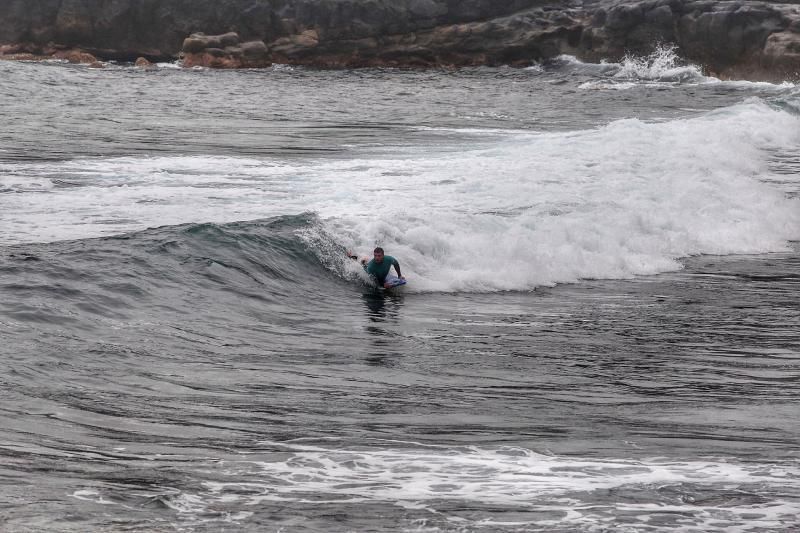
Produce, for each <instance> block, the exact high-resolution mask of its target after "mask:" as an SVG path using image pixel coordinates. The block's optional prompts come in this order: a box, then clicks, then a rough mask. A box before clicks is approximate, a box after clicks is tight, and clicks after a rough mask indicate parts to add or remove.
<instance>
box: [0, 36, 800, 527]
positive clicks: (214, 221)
mask: <svg viewBox="0 0 800 533" xmlns="http://www.w3.org/2000/svg"><path fill="white" fill-rule="evenodd" d="M172 67H173V66H172V65H161V66H160V67H159V68H156V69H153V70H146V71H145V70H140V69H135V68H132V67H130V66H127V65H114V64H111V65H108V66H107V68H105V69H88V68H86V67H84V66H76V65H68V64H62V63H55V62H54V63H12V62H0V120H2V124H3V126H2V127H0V222H2V230H3V231H2V232H0V334H1V337H2V342H0V362H2V365H0V400H2V402H1V403H0V530H2V531H13V532H39V531H48V532H49V531H58V532H107V531H136V532H139V531H141V532H170V531H180V532H218V531H231V532H233V531H237V532H238V531H259V532H261V531H270V532H273V531H274V532H285V533H290V532H303V533H306V532H388V531H419V532H597V533H599V532H609V531H615V532H673V531H679V532H687V533H688V532H698V533H699V532H726V533H727V532H784V531H796V530H800V518H798V516H800V416H798V413H800V298H799V297H798V295H799V294H800V293H799V291H798V289H800V87H798V86H796V85H795V84H794V83H792V82H791V81H787V82H785V83H783V84H766V83H751V82H745V81H722V80H718V79H715V78H711V77H708V76H705V75H704V74H703V73H702V72H701V70H700V69H699V68H697V67H695V66H693V65H687V64H685V63H683V62H681V61H680V59H679V58H677V57H676V56H675V52H674V51H672V50H668V49H665V50H661V51H659V52H658V53H656V54H654V55H653V56H651V57H645V58H641V57H630V58H626V59H625V60H623V61H622V62H621V63H600V64H587V63H582V62H580V61H577V60H576V59H574V58H571V57H566V56H565V57H560V58H558V59H557V60H554V61H551V62H548V63H545V64H541V65H537V66H535V67H531V68H528V69H510V68H496V69H489V68H479V69H465V70H458V71H444V70H427V71H417V70H356V71H321V70H314V69H304V68H292V67H288V66H281V65H278V66H275V67H273V68H271V69H267V70H252V71H229V72H223V71H210V70H181V69H177V68H172ZM376 245H381V246H383V247H384V248H385V249H386V251H387V253H390V254H392V255H393V256H395V257H397V258H398V259H399V261H400V263H401V265H402V270H403V274H404V275H405V276H406V277H407V278H408V280H409V284H408V285H407V286H406V287H405V288H404V289H403V290H402V291H401V292H399V293H392V294H387V293H383V292H381V291H379V290H378V289H376V288H375V287H373V286H372V285H371V284H370V281H369V280H368V279H367V278H366V277H365V275H364V274H363V272H361V269H360V267H359V266H358V264H357V263H355V262H353V261H350V260H348V259H346V258H345V254H344V252H345V250H348V249H349V250H353V251H355V252H357V253H359V254H360V255H364V256H367V255H369V254H370V252H371V250H372V248H373V247H374V246H376Z"/></svg>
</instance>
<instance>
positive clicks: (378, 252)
mask: <svg viewBox="0 0 800 533" xmlns="http://www.w3.org/2000/svg"><path fill="white" fill-rule="evenodd" d="M372 254H373V257H372V261H370V262H369V263H368V262H367V260H366V259H362V260H361V264H362V265H363V266H364V270H366V271H367V274H369V275H370V276H372V277H373V278H375V281H377V282H378V285H382V286H383V288H384V289H390V288H392V287H395V286H397V285H401V283H397V281H396V280H397V279H400V280H403V282H405V280H406V278H404V277H403V275H402V274H401V273H400V263H399V262H398V261H397V259H395V258H394V257H392V256H391V255H386V254H384V252H383V248H381V247H380V246H378V247H377V248H375V250H374V251H373V252H372ZM347 256H348V257H349V258H350V259H353V260H356V261H357V260H358V256H356V255H352V254H351V253H350V252H349V251H348V252H347ZM392 267H394V269H395V270H396V271H397V278H394V276H392V275H391V274H389V271H390V270H391V268H392Z"/></svg>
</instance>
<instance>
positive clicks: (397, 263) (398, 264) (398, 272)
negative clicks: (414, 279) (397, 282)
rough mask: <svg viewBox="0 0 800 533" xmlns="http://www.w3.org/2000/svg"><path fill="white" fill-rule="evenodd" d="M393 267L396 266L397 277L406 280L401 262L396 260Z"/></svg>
mask: <svg viewBox="0 0 800 533" xmlns="http://www.w3.org/2000/svg"><path fill="white" fill-rule="evenodd" d="M392 265H393V266H394V269H395V270H396V271H397V277H398V278H400V279H405V278H404V277H403V275H402V274H401V273H400V262H399V261H398V260H397V259H395V260H394V263H392Z"/></svg>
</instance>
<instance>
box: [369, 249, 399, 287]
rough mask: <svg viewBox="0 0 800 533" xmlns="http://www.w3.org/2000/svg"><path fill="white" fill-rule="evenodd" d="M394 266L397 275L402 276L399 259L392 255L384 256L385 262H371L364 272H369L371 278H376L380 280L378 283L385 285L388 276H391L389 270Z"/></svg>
mask: <svg viewBox="0 0 800 533" xmlns="http://www.w3.org/2000/svg"><path fill="white" fill-rule="evenodd" d="M392 266H394V268H395V269H397V275H398V276H399V275H400V263H398V262H397V259H395V258H394V257H392V256H391V255H384V256H383V261H381V262H380V263H376V262H375V260H374V259H373V260H371V261H370V262H369V263H367V264H366V265H365V266H364V270H366V271H367V274H369V275H370V276H375V279H377V280H378V283H381V284H383V282H384V280H385V279H386V276H388V275H389V270H390V269H391V268H392Z"/></svg>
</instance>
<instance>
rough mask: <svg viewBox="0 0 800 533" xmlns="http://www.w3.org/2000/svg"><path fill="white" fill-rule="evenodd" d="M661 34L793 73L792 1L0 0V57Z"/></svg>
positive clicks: (290, 57) (627, 48)
mask: <svg viewBox="0 0 800 533" xmlns="http://www.w3.org/2000/svg"><path fill="white" fill-rule="evenodd" d="M226 34H227V35H228V37H225V35H226ZM234 35H235V36H234ZM209 36H211V37H209ZM221 37H225V38H226V39H227V41H225V42H223V41H221V40H220V38H221ZM215 39H216V40H215ZM659 44H672V45H675V46H676V47H677V48H678V52H679V54H680V55H681V56H682V57H684V58H686V59H687V60H690V61H693V62H697V63H700V64H702V65H703V66H704V67H706V68H707V69H708V70H709V71H710V72H712V73H715V74H717V75H721V76H727V77H742V78H750V79H795V78H797V77H798V75H799V74H798V73H800V5H798V4H797V3H777V2H753V1H740V0H733V1H722V0H648V1H643V2H631V1H612V0H608V1H606V0H599V1H561V2H558V1H542V0H510V1H504V2H495V1H492V0H460V1H459V0H5V1H4V2H2V3H0V54H4V55H5V56H6V57H7V58H27V57H40V56H53V55H56V54H61V55H62V56H63V55H64V54H65V53H66V52H65V51H79V52H80V53H86V52H88V53H89V54H92V55H94V56H96V57H98V58H101V59H116V60H128V61H133V60H134V59H136V58H137V57H140V56H141V57H146V58H148V59H150V60H169V59H176V58H178V57H183V58H184V60H185V62H186V63H187V65H206V66H219V67H254V66H255V67H257V66H266V65H268V64H270V63H271V62H279V63H290V64H304V65H315V66H321V67H362V66H422V67H425V66H443V65H444V66H465V65H500V64H509V65H526V64H530V63H532V62H535V61H542V60H546V59H548V58H552V57H555V56H557V55H559V54H572V55H575V56H577V57H579V58H581V59H585V60H599V59H611V60H613V59H618V58H619V57H621V56H623V55H624V54H626V53H633V54H647V53H649V52H651V51H652V50H653V48H654V47H656V46H658V45H659ZM87 61H88V59H87Z"/></svg>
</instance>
